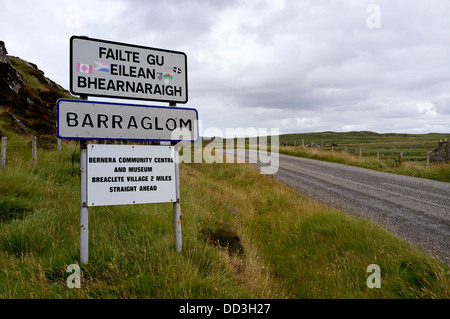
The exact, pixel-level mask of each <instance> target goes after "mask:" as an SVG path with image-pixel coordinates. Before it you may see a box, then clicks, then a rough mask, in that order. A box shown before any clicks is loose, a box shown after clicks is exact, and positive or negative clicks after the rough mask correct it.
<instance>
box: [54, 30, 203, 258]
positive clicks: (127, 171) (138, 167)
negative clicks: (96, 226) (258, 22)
mask: <svg viewBox="0 0 450 319" xmlns="http://www.w3.org/2000/svg"><path fill="white" fill-rule="evenodd" d="M70 92H71V93H72V94H74V95H80V97H81V100H68V99H60V100H58V102H57V136H58V138H65V139H79V140H80V263H81V264H87V263H88V261H89V245H88V242H89V241H88V240H89V236H88V234H89V220H88V217H89V210H88V207H89V206H102V205H103V206H104V205H129V204H143V203H159V202H173V218H174V220H173V223H174V238H175V251H176V252H181V249H182V237H181V205H180V169H179V163H178V162H179V146H177V143H178V142H180V141H189V142H195V141H196V140H197V139H198V137H199V134H198V114H197V111H196V110H195V109H189V108H183V107H176V103H187V101H188V89H187V57H186V54H185V53H183V52H178V51H171V50H164V49H157V48H151V47H144V46H138V45H132V44H126V43H119V42H112V41H106V40H100V39H93V38H88V37H78V36H73V37H71V38H70ZM88 96H99V97H110V98H122V99H134V100H147V101H159V102H168V103H169V107H158V106H144V105H130V104H122V103H104V102H92V101H89V102H88V101H87V100H88ZM178 130H180V131H184V132H186V130H187V131H188V132H189V133H190V136H189V138H186V137H185V136H184V135H183V137H182V138H179V136H178V137H177V136H175V135H176V134H173V133H176V132H178ZM172 135H174V136H172ZM99 139H100V140H121V141H123V140H135V141H159V142H160V145H166V146H154V147H158V149H156V148H153V149H152V148H150V147H149V148H148V149H147V148H146V147H144V146H136V145H131V146H130V148H131V149H129V148H128V147H125V146H124V148H121V149H120V150H119V149H118V148H117V147H116V146H112V145H110V146H107V145H102V146H100V145H94V144H90V145H88V144H87V142H88V140H99ZM88 147H89V149H88ZM172 152H173V153H172ZM169 153H170V154H169ZM172 154H173V155H172ZM172 161H173V162H172ZM144 162H145V163H146V164H137V163H144ZM112 163H113V164H112ZM116 163H117V164H116ZM134 163H136V164H134ZM98 165H101V166H98ZM100 175H101V176H100Z"/></svg>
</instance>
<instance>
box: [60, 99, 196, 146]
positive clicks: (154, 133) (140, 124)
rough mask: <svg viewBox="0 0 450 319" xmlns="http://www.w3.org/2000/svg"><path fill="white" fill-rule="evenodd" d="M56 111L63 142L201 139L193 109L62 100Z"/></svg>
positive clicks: (192, 140)
mask: <svg viewBox="0 0 450 319" xmlns="http://www.w3.org/2000/svg"><path fill="white" fill-rule="evenodd" d="M56 112H57V116H56V118H57V127H56V131H57V136H58V137H59V138H63V139H111V140H146V141H191V142H194V141H196V140H197V139H198V113H197V110H196V109H191V108H183V107H164V106H147V105H133V104H121V103H105V102H94V101H83V100H68V99H60V100H58V102H57V104H56ZM181 133H183V134H181Z"/></svg>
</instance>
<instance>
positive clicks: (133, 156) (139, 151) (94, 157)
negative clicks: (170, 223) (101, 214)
mask: <svg viewBox="0 0 450 319" xmlns="http://www.w3.org/2000/svg"><path fill="white" fill-rule="evenodd" d="M174 156H175V153H174V147H173V146H147V145H102V144H88V145H87V206H108V205H129V204H145V203H165V202H175V201H176V182H175V160H174V158H175V157H174Z"/></svg>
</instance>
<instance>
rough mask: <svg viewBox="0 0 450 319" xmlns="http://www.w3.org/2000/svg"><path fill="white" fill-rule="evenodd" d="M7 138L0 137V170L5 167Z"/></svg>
mask: <svg viewBox="0 0 450 319" xmlns="http://www.w3.org/2000/svg"><path fill="white" fill-rule="evenodd" d="M7 140H8V138H7V137H6V136H3V137H2V151H1V155H0V169H2V168H5V166H6V141H7Z"/></svg>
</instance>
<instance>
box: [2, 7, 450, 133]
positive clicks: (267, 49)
mask: <svg viewBox="0 0 450 319" xmlns="http://www.w3.org/2000/svg"><path fill="white" fill-rule="evenodd" d="M0 12H1V18H0V40H3V41H4V42H5V43H6V48H7V50H8V53H9V54H10V55H14V56H19V57H21V58H23V59H25V60H28V61H31V62H33V63H36V64H37V65H38V66H39V68H40V69H41V70H43V71H44V72H45V74H46V76H47V77H49V78H51V79H52V80H54V81H55V82H57V83H59V84H60V85H62V86H63V87H65V88H66V89H68V88H69V39H70V37H71V36H72V35H85V36H89V37H92V38H97V39H105V40H111V41H117V42H123V43H129V44H136V45H142V46H148V47H155V48H162V49H169V50H175V51H182V52H185V53H186V54H187V57H188V83H189V101H188V103H187V104H185V105H183V106H186V107H192V108H196V109H197V110H198V112H199V117H200V119H201V120H202V132H201V133H205V131H206V130H209V131H208V132H211V130H212V128H215V130H214V132H215V133H214V134H211V135H220V133H222V136H225V131H226V128H243V129H247V128H267V129H269V130H270V129H271V128H279V130H280V133H302V132H319V131H339V132H343V131H351V130H358V131H359V130H370V131H376V132H380V133H384V132H400V133H403V132H404V133H429V132H446V133H447V132H450V77H449V73H450V18H449V12H450V1H444V0H408V1H406V0H370V1H366V0H284V1H283V0H226V1H225V0H221V1H218V0H214V1H208V0H170V1H169V0H166V1H163V0H104V1H93V0H91V1H87V0H81V1H75V0H70V1H65V0H48V1H47V0H42V1H39V2H36V1H31V0H20V1H14V0H0ZM91 99H92V100H104V99H101V98H91ZM116 102H120V103H127V102H128V101H125V100H117V101H116ZM129 103H136V101H130V102H129ZM137 103H138V104H145V103H146V102H142V101H139V102H137ZM147 104H150V105H161V103H157V102H147ZM163 105H164V104H163ZM205 135H209V134H205Z"/></svg>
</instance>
